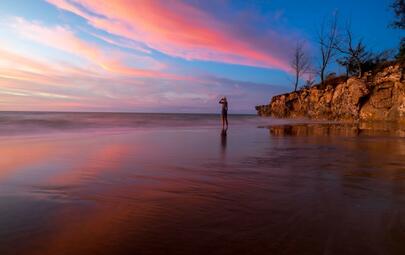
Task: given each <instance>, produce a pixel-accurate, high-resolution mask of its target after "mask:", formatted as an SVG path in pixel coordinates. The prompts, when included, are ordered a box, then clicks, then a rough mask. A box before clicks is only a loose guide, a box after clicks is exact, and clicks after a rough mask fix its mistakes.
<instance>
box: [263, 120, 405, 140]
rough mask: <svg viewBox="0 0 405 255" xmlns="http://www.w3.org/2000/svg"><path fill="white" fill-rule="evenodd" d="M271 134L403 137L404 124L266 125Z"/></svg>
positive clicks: (404, 132) (404, 133) (404, 134)
mask: <svg viewBox="0 0 405 255" xmlns="http://www.w3.org/2000/svg"><path fill="white" fill-rule="evenodd" d="M268 129H269V131H270V134H271V135H272V136H359V135H390V136H397V137H405V126H404V125H400V124H397V123H378V122H376V123H369V122H360V123H354V124H353V123H346V124H344V123H343V124H336V123H335V124H328V123H326V124H296V125H278V126H269V127H268Z"/></svg>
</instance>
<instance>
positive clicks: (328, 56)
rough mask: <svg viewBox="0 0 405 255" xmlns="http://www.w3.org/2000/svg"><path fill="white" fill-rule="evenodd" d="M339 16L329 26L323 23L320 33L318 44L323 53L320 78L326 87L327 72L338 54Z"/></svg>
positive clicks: (335, 16) (334, 16)
mask: <svg viewBox="0 0 405 255" xmlns="http://www.w3.org/2000/svg"><path fill="white" fill-rule="evenodd" d="M337 23H338V16H337V14H334V15H333V16H332V18H331V20H330V22H329V24H328V25H327V24H326V23H325V21H324V22H322V25H321V27H320V29H319V31H318V44H319V48H320V51H321V61H320V66H319V76H320V78H321V85H324V81H325V72H326V69H327V67H328V65H329V63H330V61H331V60H332V59H333V58H334V56H335V54H336V45H337V44H338V29H337Z"/></svg>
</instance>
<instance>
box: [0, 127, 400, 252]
mask: <svg viewBox="0 0 405 255" xmlns="http://www.w3.org/2000/svg"><path fill="white" fill-rule="evenodd" d="M268 128H269V129H268V130H269V131H267V129H263V128H238V127H234V126H232V139H228V137H227V136H228V135H229V134H228V133H227V130H224V131H221V133H220V137H218V130H217V129H204V130H195V129H191V130H181V129H175V130H163V129H161V130H158V129H157V130H146V131H131V132H122V133H117V134H103V135H99V134H97V135H86V134H76V133H70V134H64V135H53V136H45V135H44V136H42V137H41V136H40V137H38V138H36V140H35V142H32V143H30V145H28V146H27V144H26V143H24V142H23V141H24V138H21V140H20V139H19V137H18V136H16V137H14V138H13V139H10V140H8V141H7V145H4V146H2V147H0V151H1V152H2V153H3V155H8V156H9V157H13V158H14V160H5V159H3V160H0V164H1V166H2V167H3V168H4V169H2V173H7V176H8V178H0V188H1V190H2V191H4V192H2V193H1V194H0V225H1V226H2V228H0V254H2V255H8V254H34V255H37V254H38V255H39V254H41V255H47V254H62V255H63V254H135V253H137V254H404V252H405V245H404V244H403V240H404V238H405V231H404V229H405V224H404V222H405V221H404V219H403V217H404V215H405V179H404V158H405V140H404V138H403V137H401V136H399V134H400V132H402V131H401V130H402V129H401V128H399V129H393V132H392V133H389V135H386V134H387V133H386V131H384V130H385V129H383V131H382V132H381V130H379V129H371V128H370V127H369V126H361V125H360V126H359V125H357V126H352V125H348V124H339V125H332V124H322V125H315V124H310V125H296V126H295V125H289V126H273V127H268ZM398 130H399V131H398ZM268 132H270V135H269V133H268ZM218 139H220V141H218ZM8 148H9V149H8ZM27 148H28V149H29V150H31V151H33V152H35V153H33V154H28V153H27V152H26V151H25V149H27ZM225 153H226V158H227V162H226V164H224V161H223V158H224V155H225ZM24 159H25V160H24ZM22 162H25V163H22ZM4 176H6V174H4ZM16 190H17V191H18V190H24V192H23V193H15V192H14V191H16ZM39 194H40V195H39Z"/></svg>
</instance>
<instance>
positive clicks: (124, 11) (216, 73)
mask: <svg viewBox="0 0 405 255" xmlns="http://www.w3.org/2000/svg"><path fill="white" fill-rule="evenodd" d="M325 2H326V3H325ZM390 4H391V0H356V1H353V0H347V1H344V0H330V1H321V0H307V1H293V0H291V1H286V0H268V1H265V0H257V1H254V0H246V1H230V0H229V1H227V0H218V1H214V0H208V1H205V0H189V1H170V0H166V1H157V0H156V1H153V0H150V1H147V0H114V1H107V0H105V1H102V0H44V1H41V0H1V1H0V110H40V111H131V112H217V111H218V109H219V105H218V99H219V97H220V96H223V95H225V96H227V97H228V99H229V104H230V112H231V113H253V112H254V106H255V105H256V104H264V103H267V102H268V101H269V99H270V98H271V96H272V95H275V94H277V93H282V92H287V91H288V90H291V88H292V85H291V83H292V77H291V76H290V74H289V72H290V69H289V58H290V55H291V49H292V48H293V47H294V45H295V44H296V42H297V40H302V41H305V42H306V45H307V50H308V52H309V53H310V54H311V55H312V56H313V58H314V63H316V56H317V51H316V50H317V47H316V31H317V27H319V24H320V22H321V21H322V20H323V19H325V18H327V17H329V16H331V15H332V14H333V13H334V12H336V11H337V12H338V13H339V16H340V17H341V19H342V20H346V19H350V20H351V24H352V27H353V31H354V34H355V35H356V36H357V37H358V38H360V37H363V38H364V41H365V42H366V44H367V46H368V47H369V49H370V50H373V51H380V50H384V49H390V48H393V49H394V48H397V45H398V42H399V38H400V36H401V31H398V30H395V29H391V28H389V27H388V25H389V23H390V22H391V21H392V20H393V13H392V11H391V10H390V8H389V5H390ZM337 70H339V69H337ZM334 71H336V70H334Z"/></svg>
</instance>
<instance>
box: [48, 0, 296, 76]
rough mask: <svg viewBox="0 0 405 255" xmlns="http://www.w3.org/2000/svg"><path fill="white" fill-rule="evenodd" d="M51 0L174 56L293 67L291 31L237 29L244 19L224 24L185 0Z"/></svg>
mask: <svg viewBox="0 0 405 255" xmlns="http://www.w3.org/2000/svg"><path fill="white" fill-rule="evenodd" d="M47 1H48V2H49V3H50V4H53V5H54V6H56V7H58V8H60V9H62V10H65V11H69V12H72V13H74V14H76V15H78V16H80V17H82V18H84V19H86V20H87V22H88V23H89V24H90V25H92V26H93V27H95V28H97V29H101V30H104V31H106V32H108V33H110V34H114V35H118V36H121V37H124V38H128V39H131V40H134V41H137V42H141V43H143V44H145V45H147V46H148V47H149V48H152V49H155V50H158V51H160V52H163V53H165V54H168V55H171V56H175V57H180V58H184V59H188V60H205V61H217V62H225V63H231V64H241V65H250V66H260V67H269V68H276V69H281V70H284V71H288V70H289V66H288V61H287V59H286V56H287V55H288V54H287V52H288V49H289V46H290V45H292V43H291V42H290V39H289V38H288V37H286V36H283V35H280V34H277V33H276V32H274V31H271V30H266V31H264V32H262V33H261V34H260V35H259V36H258V35H257V34H256V35H255V36H252V35H253V34H251V33H249V30H245V32H244V33H240V32H237V30H235V28H234V27H246V24H244V23H245V22H246V21H244V20H238V21H237V22H238V23H237V24H226V23H225V22H221V21H219V20H218V19H216V18H215V17H213V16H211V15H209V14H207V13H206V12H204V11H202V10H200V9H198V8H196V7H194V6H192V5H188V4H186V3H185V2H182V1H146V0H139V1H128V0H116V1H101V2H100V1H94V0H82V1H80V3H79V1H75V0H69V1H68V0H47ZM283 52H285V53H283Z"/></svg>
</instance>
